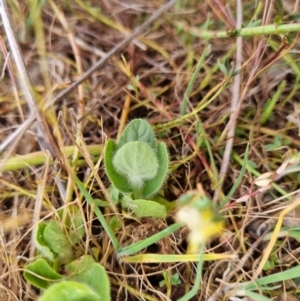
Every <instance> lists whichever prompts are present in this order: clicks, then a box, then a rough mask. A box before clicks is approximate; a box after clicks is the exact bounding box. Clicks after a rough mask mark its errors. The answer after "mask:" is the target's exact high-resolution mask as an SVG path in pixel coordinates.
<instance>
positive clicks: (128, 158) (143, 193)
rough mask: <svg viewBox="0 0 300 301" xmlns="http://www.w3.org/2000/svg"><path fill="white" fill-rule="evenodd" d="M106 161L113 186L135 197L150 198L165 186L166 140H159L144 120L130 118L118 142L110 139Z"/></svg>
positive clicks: (167, 167)
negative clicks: (163, 141)
mask: <svg viewBox="0 0 300 301" xmlns="http://www.w3.org/2000/svg"><path fill="white" fill-rule="evenodd" d="M104 164H105V169H106V173H107V176H108V177H109V179H110V181H111V183H112V184H113V186H114V187H115V188H116V189H117V190H119V191H120V192H121V193H123V194H132V196H133V199H147V198H149V197H151V196H153V195H154V194H156V193H157V192H158V191H159V190H160V189H161V187H162V185H163V183H164V181H165V179H166V176H167V174H168V169H169V156H168V152H167V148H166V145H165V144H164V143H162V142H161V143H156V138H155V134H154V132H153V130H152V128H151V126H150V125H149V123H148V122H146V121H145V120H143V119H135V120H133V121H131V122H130V123H129V124H128V125H127V127H126V128H125V129H124V131H123V133H122V135H121V137H120V139H119V142H118V143H116V142H114V141H113V140H108V142H107V145H106V148H105V154H104Z"/></svg>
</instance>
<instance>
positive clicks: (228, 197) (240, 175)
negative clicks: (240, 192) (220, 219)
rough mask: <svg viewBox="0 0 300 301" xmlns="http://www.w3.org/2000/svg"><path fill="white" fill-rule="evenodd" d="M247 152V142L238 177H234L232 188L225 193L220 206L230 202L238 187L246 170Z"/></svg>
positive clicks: (222, 206)
mask: <svg viewBox="0 0 300 301" xmlns="http://www.w3.org/2000/svg"><path fill="white" fill-rule="evenodd" d="M248 154H249V143H248V144H247V148H246V151H245V155H244V161H243V165H242V170H241V172H240V174H239V176H238V178H237V179H236V181H235V182H234V185H233V186H232V188H231V189H230V191H229V193H228V194H227V196H226V198H225V200H224V201H223V202H222V204H221V208H224V207H225V206H226V205H227V204H228V203H229V202H230V198H231V197H232V196H233V194H234V192H235V191H236V190H237V188H238V187H239V185H240V183H241V181H242V179H243V177H244V175H245V172H246V167H247V162H248Z"/></svg>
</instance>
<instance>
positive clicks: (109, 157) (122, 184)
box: [104, 140, 131, 193]
mask: <svg viewBox="0 0 300 301" xmlns="http://www.w3.org/2000/svg"><path fill="white" fill-rule="evenodd" d="M116 150H117V144H116V143H115V142H114V141H112V140H108V141H107V144H106V147H105V152H104V164H105V171H106V174H107V176H108V177H109V179H110V181H111V183H112V184H113V185H114V187H115V188H117V189H118V190H119V191H120V192H122V193H130V192H131V188H130V185H129V183H128V181H127V179H126V178H125V177H124V176H123V175H121V174H119V173H118V172H117V171H116V170H115V168H114V165H113V156H114V154H115V153H116Z"/></svg>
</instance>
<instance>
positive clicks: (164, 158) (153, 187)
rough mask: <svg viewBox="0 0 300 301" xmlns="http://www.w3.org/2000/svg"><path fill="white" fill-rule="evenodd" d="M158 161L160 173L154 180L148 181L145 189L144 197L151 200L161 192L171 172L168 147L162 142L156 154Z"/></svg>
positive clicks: (158, 172)
mask: <svg viewBox="0 0 300 301" xmlns="http://www.w3.org/2000/svg"><path fill="white" fill-rule="evenodd" d="M156 156H157V160H158V166H159V168H158V171H157V175H156V176H155V178H154V179H152V180H150V181H147V182H146V183H145V186H144V188H143V197H144V198H149V197H150V196H152V195H154V194H155V193H157V192H158V191H159V189H160V188H161V187H162V185H163V183H164V181H165V180H166V177H167V174H168V170H169V155H168V151H167V147H166V145H165V144H164V143H163V142H161V143H159V144H158V146H157V152H156Z"/></svg>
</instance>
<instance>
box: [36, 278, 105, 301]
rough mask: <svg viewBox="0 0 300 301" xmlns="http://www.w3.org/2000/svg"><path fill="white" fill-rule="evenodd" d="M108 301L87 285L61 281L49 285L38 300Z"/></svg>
mask: <svg viewBox="0 0 300 301" xmlns="http://www.w3.org/2000/svg"><path fill="white" fill-rule="evenodd" d="M53 300H55V301H87V300H88V301H109V299H102V298H101V297H100V296H98V295H97V293H95V292H94V291H93V290H92V289H91V288H90V287H89V286H88V285H86V284H84V283H79V282H75V281H62V282H59V283H56V284H54V285H52V286H50V287H49V289H47V290H46V291H45V293H44V294H43V296H42V297H41V298H40V299H39V301H53Z"/></svg>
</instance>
